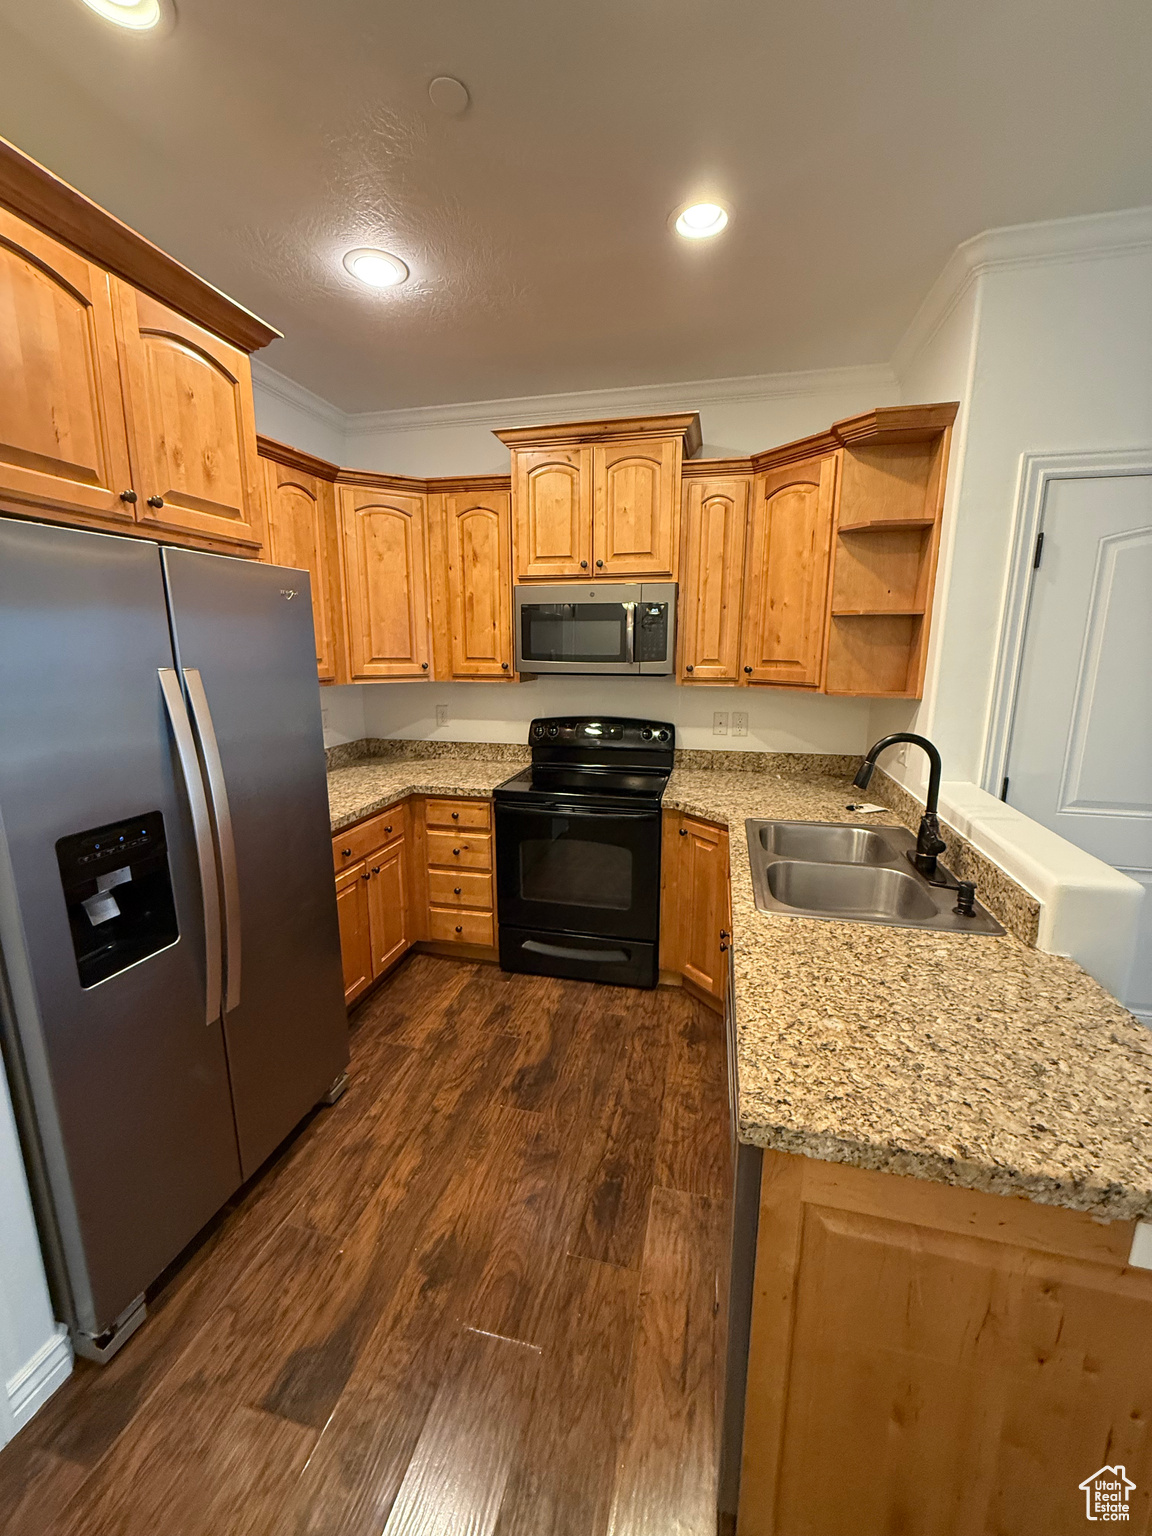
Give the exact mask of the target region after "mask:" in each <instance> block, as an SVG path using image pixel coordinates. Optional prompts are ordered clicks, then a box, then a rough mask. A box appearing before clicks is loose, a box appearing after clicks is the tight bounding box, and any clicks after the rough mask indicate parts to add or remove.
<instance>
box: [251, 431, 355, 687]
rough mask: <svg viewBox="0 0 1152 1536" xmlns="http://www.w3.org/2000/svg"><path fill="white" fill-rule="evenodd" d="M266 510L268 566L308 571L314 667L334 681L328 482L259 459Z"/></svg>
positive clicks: (330, 491)
mask: <svg viewBox="0 0 1152 1536" xmlns="http://www.w3.org/2000/svg"><path fill="white" fill-rule="evenodd" d="M261 467H262V469H263V471H264V498H265V510H266V514H267V520H268V526H267V551H266V552H267V556H268V560H269V562H270V564H272V565H288V566H292V567H294V568H295V569H296V570H301V571H307V572H308V575H309V577H310V578H311V586H312V618H313V622H314V624H315V627H316V671H317V674H318V676H319V678H320V681H321V682H322V683H333V682H335V681H336V678H337V670H336V627H337V625H336V615H337V611H338V610H337V607H336V604H335V603H334V602H333V592H332V576H333V571H332V564H333V561H332V555H333V551H332V548H331V545H332V542H333V537H334V528H333V525H334V522H335V517H336V511H335V506H334V505H333V502H334V496H333V487H332V484H331V482H330V481H328V480H321V479H320V478H319V477H317V476H315V475H308V474H305V473H303V472H302V471H301V470H297V469H294V468H291V467H290V466H288V465H286V464H277V463H276V462H274V461H273V460H272V459H263V460H261Z"/></svg>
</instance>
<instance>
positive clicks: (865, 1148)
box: [329, 747, 1152, 1220]
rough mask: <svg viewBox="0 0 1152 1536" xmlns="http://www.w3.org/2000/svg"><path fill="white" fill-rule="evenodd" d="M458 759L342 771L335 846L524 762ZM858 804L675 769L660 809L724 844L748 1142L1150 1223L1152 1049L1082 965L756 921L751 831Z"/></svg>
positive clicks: (889, 932) (799, 784)
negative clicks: (683, 815) (698, 821)
mask: <svg viewBox="0 0 1152 1536" xmlns="http://www.w3.org/2000/svg"><path fill="white" fill-rule="evenodd" d="M457 750H458V751H459V752H460V753H461V755H459V756H456V755H452V754H448V753H445V754H443V755H437V756H430V757H426V758H422V757H407V758H403V759H390V758H370V759H367V760H365V761H363V762H360V763H357V764H354V765H352V766H350V767H346V768H339V769H336V770H334V771H333V772H332V773H330V774H329V799H330V804H331V814H332V828H333V831H336V830H338V829H339V828H341V827H344V826H347V825H349V824H351V823H352V822H354V821H357V820H360V819H361V818H362V817H364V816H367V815H370V814H372V812H373V811H376V810H379V809H381V808H382V807H383V806H384V805H387V804H388V803H390V802H391V801H393V800H396V799H399V798H401V797H402V796H404V795H407V794H436V795H489V794H491V792H492V790H493V788H494V787H495V786H496V785H497V784H499V783H501V782H503V780H504V779H506V778H508V777H509V776H510V775H511V774H513V773H515V772H516V771H517V768H518V766H519V765H520V763H522V762H523V761H526V760H527V754H525V755H524V756H523V757H522V758H519V759H518V760H517V759H515V758H512V757H510V756H505V757H502V758H501V759H500V760H492V759H490V758H486V757H482V756H474V757H468V756H466V755H463V754H464V752H465V750H466V749H464V748H463V747H461V748H458V749H457ZM853 798H854V791H853V790H852V787H851V784H850V781H849V780H848V779H847V778H832V777H826V776H821V775H819V774H815V773H811V772H807V773H785V774H774V773H770V772H727V771H722V770H715V769H681V768H677V770H676V771H675V772H674V773H673V775H672V778H671V780H670V782H669V785H668V790H667V793H666V794H665V797H664V805H665V807H666V808H667V809H670V810H682V811H686V812H689V813H691V814H693V815H698V816H701V817H703V818H706V819H707V820H710V821H715V822H719V823H722V824H726V825H727V826H728V829H729V835H730V846H731V866H732V920H733V939H734V947H735V953H734V957H733V958H734V962H735V967H734V969H735V978H736V987H735V1017H736V1028H737V1065H738V1087H739V1134H740V1139H741V1140H742V1141H745V1142H749V1143H752V1144H754V1145H757V1146H761V1147H770V1148H775V1149H777V1150H780V1151H784V1152H794V1153H800V1154H803V1155H805V1156H808V1157H815V1158H820V1159H823V1160H825V1161H830V1162H842V1163H850V1164H853V1165H855V1166H856V1167H861V1168H874V1169H883V1170H885V1171H887V1172H891V1173H898V1174H906V1175H911V1176H914V1177H918V1178H926V1179H933V1180H937V1181H939V1182H942V1183H946V1184H955V1185H959V1186H961V1187H964V1188H969V1189H979V1190H985V1191H988V1192H990V1193H994V1194H1003V1195H1025V1196H1027V1197H1029V1198H1030V1199H1033V1200H1036V1201H1039V1202H1041V1203H1044V1204H1051V1205H1060V1206H1066V1207H1068V1208H1070V1209H1072V1210H1081V1211H1088V1212H1090V1213H1092V1214H1094V1215H1096V1216H1098V1217H1101V1218H1103V1219H1106V1220H1115V1219H1131V1218H1133V1217H1138V1216H1145V1215H1152V1033H1150V1032H1149V1031H1148V1030H1146V1029H1145V1028H1143V1026H1141V1025H1140V1024H1138V1023H1137V1022H1136V1021H1135V1020H1134V1019H1133V1018H1132V1016H1131V1015H1130V1014H1129V1013H1128V1012H1127V1011H1126V1010H1125V1009H1124V1008H1123V1007H1121V1005H1120V1004H1119V1003H1118V1002H1116V1001H1115V1000H1114V999H1113V998H1112V997H1111V996H1110V995H1109V994H1108V993H1107V992H1105V990H1104V989H1103V988H1102V987H1101V986H1100V985H1099V984H1098V983H1097V982H1095V981H1094V980H1093V979H1092V978H1091V977H1090V976H1088V975H1087V974H1086V973H1085V972H1084V971H1083V970H1081V968H1080V967H1079V966H1078V965H1076V963H1075V962H1074V961H1072V960H1067V959H1064V958H1062V957H1060V956H1057V955H1049V954H1043V953H1041V952H1040V951H1038V950H1035V949H1032V948H1030V947H1029V946H1028V945H1026V944H1024V943H1022V942H1021V941H1020V940H1019V939H1017V938H1014V937H1013V936H1012V935H1011V934H1005V935H1004V936H1003V937H985V936H979V935H969V934H954V933H936V932H931V931H928V930H924V929H915V928H891V927H886V926H883V925H880V924H874V923H848V922H833V921H826V920H821V919H815V918H804V917H786V916H783V915H781V914H777V913H767V912H760V911H758V910H757V909H756V904H755V901H754V898H753V894H752V880H751V873H750V869H749V863H748V852H747V845H746V843H745V837H744V822H745V819H746V818H749V817H754V818H776V819H783V820H798V821H858V820H861V819H862V818H861V817H860V816H859V813H854V812H851V811H849V810H848V809H847V803H848V802H849V801H851V800H852V799H853ZM868 819H869V820H877V821H887V822H890V823H898V822H899V818H898V817H897V816H896V815H895V813H893V812H890V811H885V812H883V813H880V814H879V815H877V816H875V817H870V818H868ZM944 858H945V863H947V855H945V856H944Z"/></svg>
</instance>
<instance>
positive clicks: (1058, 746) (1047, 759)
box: [1006, 474, 1152, 1025]
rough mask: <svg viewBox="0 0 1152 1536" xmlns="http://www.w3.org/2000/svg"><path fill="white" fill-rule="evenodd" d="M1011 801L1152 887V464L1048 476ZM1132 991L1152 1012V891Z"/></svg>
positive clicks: (1012, 751)
mask: <svg viewBox="0 0 1152 1536" xmlns="http://www.w3.org/2000/svg"><path fill="white" fill-rule="evenodd" d="M1041 532H1042V535H1043V544H1042V545H1041V548H1040V558H1039V565H1038V567H1037V568H1036V570H1035V572H1034V574H1033V578H1032V594H1031V604H1030V607H1029V612H1028V627H1027V631H1026V633H1025V638H1024V651H1023V659H1022V662H1021V669H1020V684H1019V691H1018V694H1017V699H1016V709H1015V714H1014V716H1013V724H1012V738H1011V743H1010V746H1009V750H1008V767H1007V776H1008V792H1007V795H1006V799H1007V801H1008V804H1009V805H1013V806H1015V807H1016V808H1017V809H1018V810H1021V811H1023V812H1024V814H1025V815H1026V816H1031V817H1032V819H1033V820H1034V821H1039V822H1041V823H1042V824H1043V825H1044V826H1046V827H1051V828H1052V830H1053V831H1054V832H1058V833H1059V834H1060V836H1061V837H1066V838H1067V839H1068V841H1069V842H1070V843H1075V844H1076V846H1077V847H1079V848H1083V849H1084V850H1085V852H1087V853H1092V854H1095V855H1096V857H1097V858H1099V859H1103V860H1105V862H1106V863H1108V864H1111V865H1113V866H1114V867H1115V868H1116V869H1119V870H1122V871H1123V872H1124V873H1125V874H1126V875H1131V876H1132V878H1133V879H1134V880H1138V881H1140V883H1141V884H1142V885H1143V886H1144V889H1145V892H1146V893H1147V892H1148V891H1150V890H1152V475H1148V474H1140V475H1101V476H1099V477H1092V478H1085V479H1075V480H1052V481H1050V482H1049V483H1048V486H1047V491H1046V495H1045V499H1044V511H1043V520H1042V522H1041ZM1140 922H1141V928H1140V938H1139V941H1138V947H1137V956H1136V964H1135V967H1134V969H1133V974H1132V980H1131V983H1130V986H1129V992H1128V996H1127V997H1126V998H1125V999H1124V1001H1125V1002H1126V1003H1127V1005H1128V1007H1129V1008H1131V1009H1132V1011H1133V1012H1134V1013H1136V1014H1137V1015H1139V1016H1140V1017H1142V1018H1143V1020H1144V1022H1145V1023H1147V1024H1150V1025H1152V895H1148V894H1146V895H1145V897H1144V904H1143V907H1142V909H1141V914H1140Z"/></svg>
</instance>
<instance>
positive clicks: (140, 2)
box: [84, 0, 174, 32]
mask: <svg viewBox="0 0 1152 1536" xmlns="http://www.w3.org/2000/svg"><path fill="white" fill-rule="evenodd" d="M84 4H85V5H86V6H87V7H88V9H89V10H90V11H95V12H96V14H97V16H103V18H104V20H105V21H111V22H114V23H115V25H116V26H118V27H126V28H127V29H128V30H129V31H130V32H152V31H154V30H155V29H156V28H157V27H160V26H161V24H163V25H164V28H165V29H167V27H168V26H171V24H172V21H173V20H174V16H173V12H172V6H171V3H170V0H84Z"/></svg>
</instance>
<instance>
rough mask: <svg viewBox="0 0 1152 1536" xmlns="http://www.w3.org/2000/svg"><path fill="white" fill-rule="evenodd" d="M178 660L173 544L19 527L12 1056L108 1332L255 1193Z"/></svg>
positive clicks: (71, 1247) (8, 768)
mask: <svg viewBox="0 0 1152 1536" xmlns="http://www.w3.org/2000/svg"><path fill="white" fill-rule="evenodd" d="M172 663H173V657H172V647H171V641H170V638H169V632H168V616H167V611H166V608H165V601H164V584H163V579H162V574H161V568H160V561H159V558H158V554H157V549H156V546H155V545H154V544H148V543H144V542H142V541H140V540H134V539H124V538H114V537H111V536H109V535H107V534H95V533H84V532H75V531H72V530H69V529H63V528H53V527H46V526H44V525H42V524H36V523H30V522H15V521H10V520H7V519H4V520H0V947H2V949H3V960H4V968H5V972H6V976H7V982H8V989H7V990H8V994H9V998H10V1000H11V1006H10V1007H9V1008H7V1009H6V1010H5V1017H6V1021H7V1025H6V1027H7V1031H8V1038H7V1039H6V1041H5V1048H6V1049H5V1055H6V1059H7V1061H8V1065H9V1070H10V1072H11V1073H12V1075H13V1077H14V1078H18V1079H19V1081H17V1082H14V1083H13V1087H14V1090H15V1094H16V1097H17V1099H23V1098H27V1100H28V1101H30V1104H31V1106H32V1108H34V1111H35V1118H36V1131H37V1138H38V1141H39V1144H40V1147H41V1148H42V1151H43V1159H44V1164H45V1166H46V1170H47V1174H48V1180H49V1183H50V1188H51V1199H52V1204H53V1206H54V1209H55V1216H56V1220H57V1223H58V1226H59V1229H60V1239H61V1245H62V1248H63V1251H64V1254H65V1257H66V1261H67V1278H68V1284H69V1287H70V1289H71V1292H72V1295H73V1298H74V1306H75V1314H76V1316H75V1322H76V1323H77V1325H78V1327H79V1329H80V1331H82V1332H85V1333H90V1334H100V1333H102V1332H103V1331H104V1329H106V1328H108V1327H109V1326H111V1325H112V1323H113V1322H114V1321H115V1320H116V1319H117V1318H118V1317H119V1316H120V1314H121V1313H122V1312H123V1311H124V1310H125V1309H126V1308H127V1307H128V1305H129V1304H130V1303H131V1302H132V1301H133V1299H134V1298H135V1297H137V1296H138V1295H139V1294H140V1292H141V1291H143V1290H144V1289H145V1287H146V1286H147V1285H149V1284H150V1282H151V1281H153V1280H154V1279H155V1278H156V1277H157V1275H158V1274H159V1273H160V1271H161V1270H162V1269H163V1268H164V1267H165V1266H166V1265H167V1264H168V1263H169V1262H170V1261H171V1260H172V1259H173V1258H174V1257H175V1256H176V1255H177V1254H178V1253H179V1252H180V1250H181V1249H182V1248H183V1247H184V1246H185V1244H187V1243H188V1242H189V1241H190V1239H191V1238H192V1237H193V1236H194V1235H195V1234H196V1232H197V1231H198V1230H199V1229H200V1228H201V1227H202V1226H203V1225H204V1223H205V1222H206V1221H207V1220H208V1219H209V1218H210V1217H211V1216H212V1215H213V1214H214V1213H215V1212H216V1211H217V1210H218V1209H219V1208H220V1206H221V1205H222V1204H223V1203H224V1202H225V1201H226V1200H227V1198H228V1196H229V1195H230V1194H231V1193H232V1192H233V1191H234V1190H235V1189H236V1188H237V1186H238V1185H239V1183H240V1167H239V1160H238V1156H237V1148H236V1138H235V1131H234V1128H233V1122H232V1112H231V1104H230V1100H229V1091H228V1075H227V1065H226V1061H225V1053H224V1040H223V1034H222V1030H221V1025H220V1020H219V1017H218V1015H217V1016H215V1017H214V1018H213V1019H212V1020H211V1021H210V1022H208V1023H206V1022H205V1020H206V1017H207V1012H208V1010H207V1007H206V991H207V988H206V977H205V953H206V948H205V933H204V923H203V911H204V903H203V900H202V895H203V893H202V891H201V887H200V883H199V879H198V875H197V865H196V854H195V842H194V835H193V827H192V821H191V817H190V813H189V799H188V791H187V786H186V784H185V782H184V780H183V777H182V773H181V769H180V765H179V762H178V759H177V753H176V746H175V742H174V739H173V735H172V729H171V726H170V723H169V719H168V716H167V713H166V710H165V706H164V702H163V698H162V692H161V684H160V672H161V669H163V668H169V669H170V668H171V667H172ZM210 894H211V893H210Z"/></svg>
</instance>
